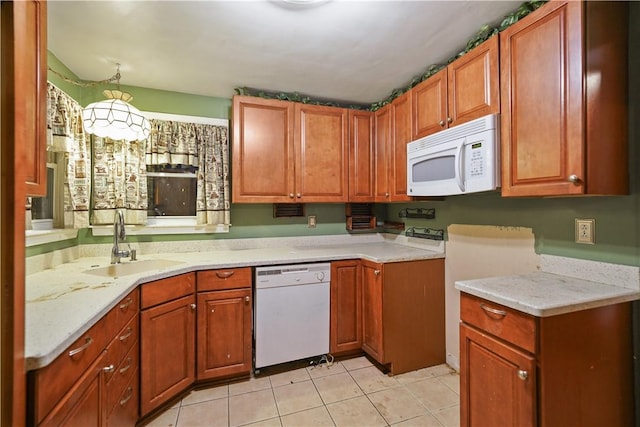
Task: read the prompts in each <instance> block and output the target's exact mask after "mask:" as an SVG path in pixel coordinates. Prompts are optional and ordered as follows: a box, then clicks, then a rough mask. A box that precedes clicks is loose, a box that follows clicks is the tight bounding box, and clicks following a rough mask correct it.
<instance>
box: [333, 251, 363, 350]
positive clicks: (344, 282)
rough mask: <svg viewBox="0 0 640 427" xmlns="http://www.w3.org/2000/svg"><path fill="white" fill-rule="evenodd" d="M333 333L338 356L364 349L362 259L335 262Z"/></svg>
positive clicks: (334, 346)
mask: <svg viewBox="0 0 640 427" xmlns="http://www.w3.org/2000/svg"><path fill="white" fill-rule="evenodd" d="M330 294H331V301H330V307H331V315H330V316H331V320H330V325H331V330H330V334H329V337H330V343H329V351H330V352H331V354H332V355H334V356H339V355H341V354H346V353H350V352H356V351H359V350H360V349H361V348H362V270H361V266H360V261H359V260H347V261H334V262H332V263H331V292H330Z"/></svg>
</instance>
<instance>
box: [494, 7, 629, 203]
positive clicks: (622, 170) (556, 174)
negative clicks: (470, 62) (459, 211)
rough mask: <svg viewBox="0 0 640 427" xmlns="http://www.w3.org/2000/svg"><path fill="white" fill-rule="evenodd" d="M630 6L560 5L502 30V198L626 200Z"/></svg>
mask: <svg viewBox="0 0 640 427" xmlns="http://www.w3.org/2000/svg"><path fill="white" fill-rule="evenodd" d="M627 26H628V4H627V2H591V1H587V2H582V1H551V2H549V3H547V4H545V5H544V6H542V7H540V8H539V9H538V10H536V11H534V12H532V13H531V14H530V15H528V16H526V17H525V18H523V19H522V20H521V21H519V22H517V23H516V24H514V25H512V26H511V27H509V28H507V29H506V30H505V31H503V32H502V33H500V61H501V64H500V65H501V66H500V69H501V98H502V105H503V106H504V108H503V111H502V119H501V123H502V124H501V140H502V195H503V196H562V195H575V194H612V195H615V194H626V193H627V192H628V166H627V163H628V161H627V155H628V152H627V131H628V129H627V120H628V119H627V96H628V93H627V37H628V36H627V32H628V28H627Z"/></svg>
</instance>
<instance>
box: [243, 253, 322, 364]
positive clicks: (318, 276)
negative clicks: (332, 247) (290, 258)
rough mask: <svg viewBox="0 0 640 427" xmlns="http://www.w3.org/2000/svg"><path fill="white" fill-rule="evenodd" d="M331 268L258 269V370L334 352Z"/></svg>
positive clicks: (303, 266)
mask: <svg viewBox="0 0 640 427" xmlns="http://www.w3.org/2000/svg"><path fill="white" fill-rule="evenodd" d="M330 280H331V264H329V263H317V264H299V265H288V266H272V267H258V268H256V271H255V285H256V296H255V316H254V319H255V324H254V338H255V368H256V369H257V368H261V367H264V366H270V365H275V364H278V363H284V362H291V361H294V360H299V359H305V358H308V357H315V356H319V355H324V354H327V353H329V282H330Z"/></svg>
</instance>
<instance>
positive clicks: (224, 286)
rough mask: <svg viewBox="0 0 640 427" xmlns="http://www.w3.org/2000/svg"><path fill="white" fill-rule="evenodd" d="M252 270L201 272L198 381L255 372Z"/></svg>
mask: <svg viewBox="0 0 640 427" xmlns="http://www.w3.org/2000/svg"><path fill="white" fill-rule="evenodd" d="M251 277H252V276H251V268H250V267H246V268H233V269H226V270H208V271H198V273H197V280H198V324H197V330H198V333H197V345H196V348H197V362H196V377H197V379H198V380H207V379H214V378H215V379H217V378H224V377H229V376H237V375H242V374H246V375H249V374H250V373H251V362H252V360H253V358H252V356H253V349H252V341H251V337H252V331H253V327H252V318H253V316H252V313H253V310H252V303H253V298H252V292H251V283H252V279H251Z"/></svg>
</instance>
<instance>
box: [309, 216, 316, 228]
mask: <svg viewBox="0 0 640 427" xmlns="http://www.w3.org/2000/svg"><path fill="white" fill-rule="evenodd" d="M307 225H308V226H309V228H316V216H315V215H309V216H308V217H307Z"/></svg>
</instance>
